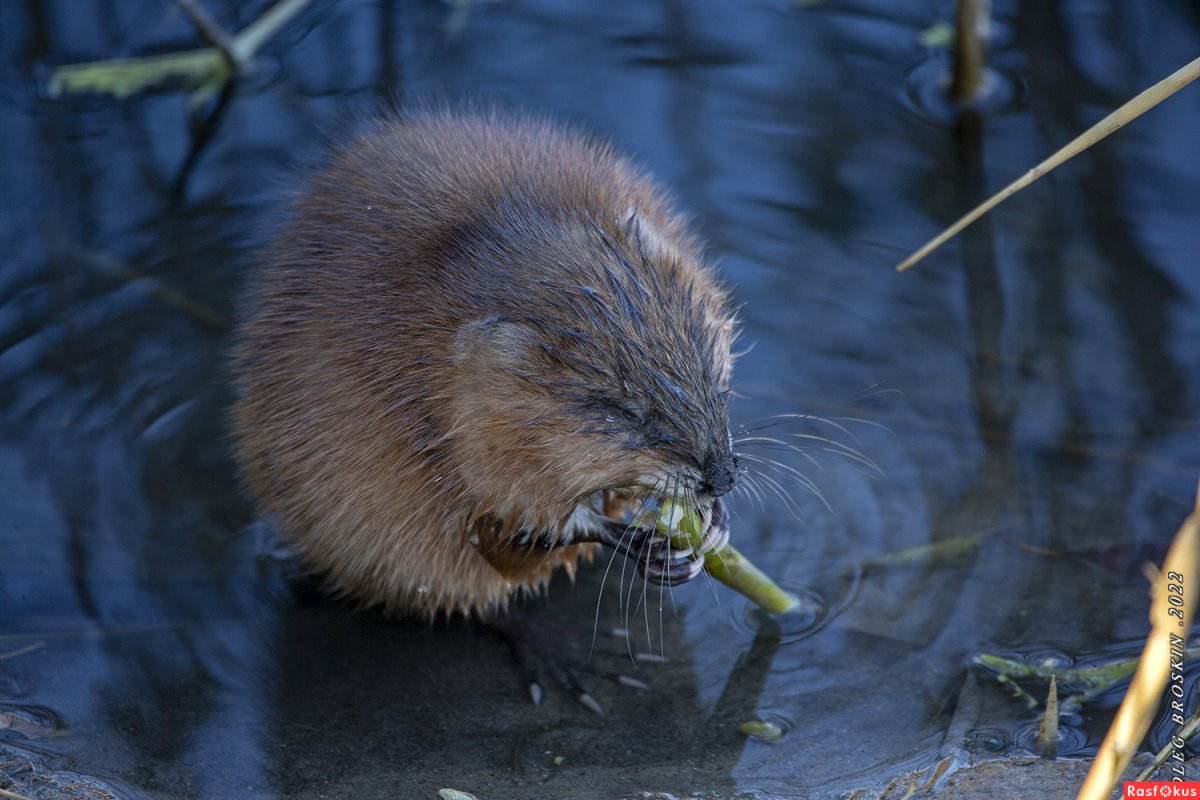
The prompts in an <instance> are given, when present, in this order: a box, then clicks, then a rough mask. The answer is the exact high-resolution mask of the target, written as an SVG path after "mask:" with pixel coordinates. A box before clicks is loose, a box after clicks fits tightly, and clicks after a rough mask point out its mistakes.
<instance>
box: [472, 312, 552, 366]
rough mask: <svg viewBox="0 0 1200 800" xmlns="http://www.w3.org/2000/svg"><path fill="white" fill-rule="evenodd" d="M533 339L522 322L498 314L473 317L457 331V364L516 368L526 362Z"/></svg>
mask: <svg viewBox="0 0 1200 800" xmlns="http://www.w3.org/2000/svg"><path fill="white" fill-rule="evenodd" d="M532 341H533V332H532V331H530V330H529V329H528V328H527V327H525V326H524V325H521V324H520V323H516V322H508V321H506V320H504V319H503V318H501V317H496V316H491V317H484V318H483V319H477V320H472V321H471V322H468V323H467V324H466V325H463V326H462V327H461V328H459V329H458V332H457V333H456V334H454V363H455V364H466V363H470V362H472V361H478V362H480V363H483V364H488V365H491V366H492V367H493V368H494V367H504V366H507V367H515V366H517V365H519V364H521V363H523V362H524V361H525V356H526V354H527V353H528V352H529V347H530V345H531V344H532Z"/></svg>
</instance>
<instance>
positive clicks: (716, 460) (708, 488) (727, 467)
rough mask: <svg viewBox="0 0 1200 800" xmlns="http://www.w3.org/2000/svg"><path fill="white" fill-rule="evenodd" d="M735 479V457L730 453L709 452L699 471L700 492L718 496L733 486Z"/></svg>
mask: <svg viewBox="0 0 1200 800" xmlns="http://www.w3.org/2000/svg"><path fill="white" fill-rule="evenodd" d="M736 481H737V457H736V456H734V455H732V454H730V453H725V454H720V453H714V452H709V454H708V456H707V457H706V458H705V459H704V467H703V469H702V470H701V473H700V485H699V486H697V487H696V489H697V491H698V492H699V493H700V494H705V495H710V496H712V497H720V496H721V495H723V494H725V493H727V492H728V491H729V490H730V489H732V488H733V484H734V483H735V482H736Z"/></svg>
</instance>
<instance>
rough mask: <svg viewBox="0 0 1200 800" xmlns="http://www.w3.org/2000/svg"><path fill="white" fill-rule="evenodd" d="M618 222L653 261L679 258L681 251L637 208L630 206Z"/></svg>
mask: <svg viewBox="0 0 1200 800" xmlns="http://www.w3.org/2000/svg"><path fill="white" fill-rule="evenodd" d="M618 223H619V224H620V225H621V226H622V227H623V228H624V229H625V233H626V235H627V236H629V237H630V239H632V240H633V241H634V242H636V243H637V246H638V249H639V250H641V251H642V253H643V254H645V255H646V256H647V257H648V258H650V259H651V260H652V261H677V260H678V259H679V251H678V250H677V249H676V248H675V247H674V246H673V245H672V244H671V243H670V242H669V241H667V239H666V238H665V237H664V236H663V235H662V234H660V233H659V231H658V228H656V227H655V226H654V224H653V223H652V222H650V220H649V219H647V218H646V216H645V215H644V214H639V213H638V211H637V209H636V208H634V207H632V206H630V207H629V208H628V209H626V211H625V215H624V216H623V217H622V218H621V219H619V220H618Z"/></svg>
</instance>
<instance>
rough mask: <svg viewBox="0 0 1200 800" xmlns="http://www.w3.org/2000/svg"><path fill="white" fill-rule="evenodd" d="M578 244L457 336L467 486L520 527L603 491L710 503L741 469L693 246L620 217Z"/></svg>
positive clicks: (720, 347) (717, 311)
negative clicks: (673, 242)
mask: <svg viewBox="0 0 1200 800" xmlns="http://www.w3.org/2000/svg"><path fill="white" fill-rule="evenodd" d="M580 235H581V236H586V237H587V238H588V239H589V241H587V242H586V243H585V244H586V250H582V249H581V248H580V247H578V246H576V247H573V248H570V249H571V251H572V252H575V253H578V252H588V253H590V254H592V256H593V258H591V259H590V260H589V261H588V262H586V263H578V262H576V263H574V264H572V265H570V268H569V269H564V268H563V267H562V260H561V259H562V258H563V257H565V255H566V254H565V253H564V254H555V253H549V254H546V255H545V258H546V259H547V260H549V261H552V262H553V264H552V266H544V265H540V264H538V265H533V266H532V267H528V269H529V270H531V271H532V272H533V273H534V274H535V275H537V276H538V277H537V280H536V281H535V284H536V289H535V290H533V291H532V294H528V296H525V297H517V298H513V300H515V301H516V304H515V305H512V306H509V308H510V309H512V310H509V311H506V312H502V313H495V314H490V315H488V316H485V317H482V318H478V319H473V320H469V321H464V324H463V325H462V326H461V327H460V328H459V330H458V332H457V334H456V336H455V339H454V342H453V358H454V362H455V368H456V369H455V374H456V379H455V383H454V388H453V389H452V391H453V393H454V398H453V404H454V406H455V409H454V416H455V426H454V430H453V432H452V435H451V440H452V447H453V448H454V450H455V452H456V456H457V458H456V463H457V465H458V467H459V468H460V469H462V470H464V471H465V474H463V475H462V478H463V479H464V483H465V485H466V486H467V487H468V491H470V492H471V493H472V494H473V495H474V496H475V498H476V499H477V501H479V502H480V503H481V504H483V505H485V506H487V507H488V508H490V509H491V510H493V511H495V512H497V513H499V514H501V515H503V516H505V517H509V518H511V517H512V516H516V517H518V518H520V519H521V524H523V525H527V526H528V525H536V526H552V525H554V524H555V523H557V522H560V521H561V520H562V519H563V518H564V517H563V515H564V514H566V513H569V512H570V510H571V509H573V508H574V507H575V506H576V504H578V503H580V502H582V501H583V500H584V499H585V498H587V497H589V496H591V495H593V494H594V493H595V492H598V491H600V490H606V489H617V490H624V491H627V492H629V493H631V494H633V495H635V496H636V495H638V494H653V495H656V496H658V497H679V498H683V499H687V500H690V501H692V502H693V503H694V504H697V505H705V504H708V503H711V502H712V500H713V499H714V498H716V497H718V496H720V495H723V494H725V493H726V492H728V491H729V490H730V489H732V488H733V486H734V484H735V482H736V481H737V477H738V472H739V469H738V461H737V457H736V456H735V455H734V453H733V450H732V440H731V437H730V433H729V421H728V408H729V397H730V386H729V382H730V374H731V368H732V362H733V357H732V354H731V350H730V348H731V346H732V342H733V338H734V333H735V331H734V329H735V322H734V319H733V314H732V313H731V311H730V310H729V307H728V305H727V301H726V297H725V294H724V292H723V290H722V289H721V288H720V287H719V286H718V285H717V284H716V282H715V280H714V279H713V277H712V275H711V273H710V271H709V270H708V269H707V268H706V267H705V266H704V265H703V264H702V263H700V262H699V258H698V256H697V255H696V254H695V252H694V251H693V250H690V249H689V250H686V251H683V252H680V250H678V249H674V248H668V247H665V246H661V245H660V244H659V243H658V240H657V239H656V238H648V236H649V235H648V234H647V233H646V232H645V230H644V228H643V226H641V225H639V224H638V223H637V221H636V220H635V219H633V218H632V217H631V218H630V220H627V221H626V222H625V224H624V225H618V226H617V227H616V228H615V229H614V230H608V231H605V230H601V229H600V228H599V227H596V228H594V229H592V230H589V231H586V232H584V233H581V234H580ZM579 244H580V243H579V242H575V245H579ZM525 286H526V290H527V293H528V286H529V283H528V282H527V283H526V284H525Z"/></svg>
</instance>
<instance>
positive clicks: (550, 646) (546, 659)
mask: <svg viewBox="0 0 1200 800" xmlns="http://www.w3.org/2000/svg"><path fill="white" fill-rule="evenodd" d="M489 627H490V628H491V630H492V631H493V632H495V633H496V634H498V635H499V636H500V637H501V638H502V639H504V641H505V642H506V643H507V644H508V647H509V649H510V651H511V652H512V656H513V660H514V661H515V662H516V664H517V667H518V669H519V670H520V671H521V680H522V682H523V683H524V685H525V688H526V690H527V691H528V692H529V698H530V699H531V700H532V701H533V703H534V705H538V704H540V703H541V702H542V698H543V697H544V696H545V694H546V684H545V683H544V681H543V675H549V676H550V679H551V680H552V681H553V682H554V683H556V684H558V685H559V686H561V687H562V688H563V689H565V690H566V691H567V692H568V693H569V694H570V695H571V696H572V697H573V698H574V699H575V701H576V702H577V703H579V704H580V705H582V706H583V707H584V708H587V709H589V710H590V711H592V712H594V713H596V714H599V715H601V716H603V715H604V708H603V707H602V706H601V705H600V703H599V702H597V700H596V698H594V697H593V696H592V695H591V694H590V693H589V692H588V691H587V687H586V686H585V685H584V682H583V679H582V677H581V676H582V675H583V674H585V673H586V674H588V675H592V676H595V677H599V678H603V679H605V680H609V681H612V682H613V683H615V684H617V685H618V686H624V687H627V688H630V689H649V688H650V687H649V685H648V684H646V683H645V682H644V681H641V680H638V679H637V678H634V677H632V676H630V675H626V674H624V673H621V672H613V671H609V670H605V669H601V668H599V667H597V666H595V665H594V664H592V663H591V661H590V660H583V659H579V658H576V657H574V655H573V651H578V650H580V649H582V648H583V646H585V645H586V644H587V643H588V642H590V641H591V639H592V638H593V637H594V636H595V635H596V634H597V633H598V634H600V635H606V636H620V637H624V636H626V632H625V631H624V630H623V629H619V628H618V629H609V630H598V631H596V630H594V629H592V628H587V629H586V630H585V629H583V628H580V627H577V626H573V625H570V624H568V623H562V622H556V621H554V620H548V619H544V618H542V617H540V616H538V615H536V614H530V613H527V612H526V611H524V610H522V609H520V608H519V607H512V608H510V609H509V611H508V612H507V613H504V614H501V615H500V616H498V617H497V618H495V619H493V620H492V621H491V622H490V623H489ZM634 658H635V659H636V660H638V661H656V662H660V663H661V661H662V659H661V658H658V657H655V656H648V655H643V654H635V655H634Z"/></svg>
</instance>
